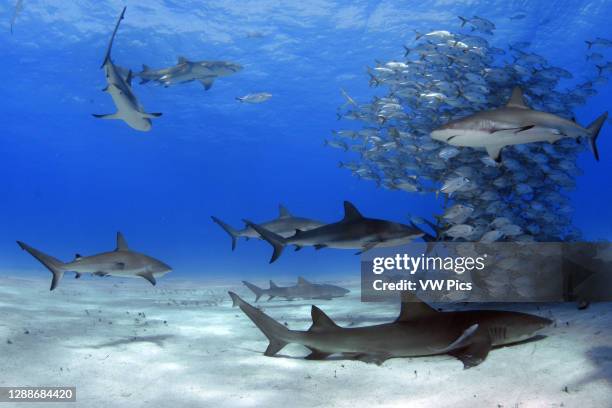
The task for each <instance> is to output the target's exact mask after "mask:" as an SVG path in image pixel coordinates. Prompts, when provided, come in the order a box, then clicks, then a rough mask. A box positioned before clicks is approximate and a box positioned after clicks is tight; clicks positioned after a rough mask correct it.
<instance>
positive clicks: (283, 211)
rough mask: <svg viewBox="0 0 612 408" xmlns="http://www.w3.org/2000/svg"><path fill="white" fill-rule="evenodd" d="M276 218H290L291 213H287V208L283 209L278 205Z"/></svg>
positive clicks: (283, 207)
mask: <svg viewBox="0 0 612 408" xmlns="http://www.w3.org/2000/svg"><path fill="white" fill-rule="evenodd" d="M278 217H279V218H287V217H291V213H290V212H289V210H288V209H287V207H285V206H284V205H282V204H280V205H279V206H278Z"/></svg>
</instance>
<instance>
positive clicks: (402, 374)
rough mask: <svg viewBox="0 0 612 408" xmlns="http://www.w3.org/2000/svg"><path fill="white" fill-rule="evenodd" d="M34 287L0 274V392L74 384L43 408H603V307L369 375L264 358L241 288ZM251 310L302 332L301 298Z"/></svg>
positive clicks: (610, 327)
mask: <svg viewBox="0 0 612 408" xmlns="http://www.w3.org/2000/svg"><path fill="white" fill-rule="evenodd" d="M44 278H45V279H43V277H41V279H34V280H25V279H16V278H6V277H0V384H1V385H3V386H9V385H10V386H76V387H77V399H78V401H77V403H76V404H75V403H70V404H53V405H51V406H53V407H59V406H68V407H87V408H91V407H106V406H112V407H130V408H133V407H173V408H176V407H181V408H184V407H353V408H354V407H361V406H380V407H427V408H431V407H538V408H540V407H580V408H587V407H589V408H590V407H611V406H612V303H608V304H597V305H592V306H591V307H590V308H589V309H588V310H586V311H578V310H576V308H575V306H574V305H572V304H565V305H546V306H540V309H541V310H539V311H538V310H537V309H536V306H533V305H532V306H530V305H527V306H525V307H523V308H522V309H521V310H524V311H528V312H536V313H540V314H542V315H544V316H547V317H552V318H554V319H556V320H557V322H558V324H557V327H556V328H552V329H551V330H549V332H548V333H547V334H548V337H547V338H545V339H543V340H541V341H538V342H531V343H526V344H522V345H517V346H512V347H506V348H502V349H497V350H493V351H492V352H491V353H490V354H489V357H488V358H487V360H486V361H485V362H484V363H483V364H481V365H480V366H478V367H475V368H472V369H469V370H463V368H462V364H461V363H460V362H459V361H457V360H455V359H454V358H452V357H448V356H440V357H428V358H411V359H408V358H407V359H393V360H389V361H387V362H386V363H385V364H384V365H382V366H380V367H378V366H376V365H373V364H365V363H362V362H359V361H349V360H339V359H332V360H330V361H306V360H302V359H301V358H300V357H303V356H305V355H306V354H308V352H307V350H305V349H303V348H302V347H301V346H297V345H292V346H289V347H287V348H285V349H284V350H283V351H282V352H281V353H280V354H281V355H282V356H281V357H276V358H270V357H265V356H263V355H262V352H263V351H264V350H265V348H266V346H267V340H266V338H265V337H264V336H263V334H262V333H261V332H260V331H259V330H258V329H257V328H256V327H255V326H254V325H253V324H252V323H251V321H250V320H248V318H247V317H246V316H244V315H243V314H242V312H241V311H240V310H239V309H237V308H232V307H231V302H230V300H229V297H228V296H227V295H226V291H227V289H232V290H235V291H237V293H239V294H241V295H243V297H244V298H245V300H247V301H249V302H252V300H253V298H254V297H253V295H252V294H251V293H250V292H248V290H247V289H246V288H244V287H241V286H236V285H234V286H228V287H223V286H220V285H214V286H213V285H207V284H205V283H202V282H200V283H190V282H179V281H171V280H161V282H159V284H158V287H157V288H152V287H151V286H149V285H148V284H147V282H145V281H144V280H143V281H140V280H121V279H116V278H98V279H93V278H84V279H81V280H79V281H75V280H74V279H72V278H71V277H70V276H67V277H66V278H64V280H63V281H62V282H61V284H60V286H59V288H58V289H57V290H56V291H54V292H49V290H48V286H49V279H48V278H49V276H46V275H45V276H44ZM279 283H280V282H279ZM287 283H289V282H287ZM291 283H292V282H291ZM351 289H355V287H351ZM219 301H220V303H218V302H219ZM260 305H262V306H263V307H264V309H265V311H266V312H267V313H269V314H270V315H271V316H273V317H274V318H276V319H278V320H279V321H281V322H283V323H284V322H287V323H288V324H289V327H290V328H294V329H306V328H307V327H308V326H309V325H310V323H311V322H310V302H308V301H294V302H286V301H272V302H269V303H268V302H265V301H264V302H260ZM318 305H319V306H320V307H321V308H322V309H323V310H324V311H325V312H327V313H328V314H329V315H330V316H331V317H332V318H333V319H334V320H335V321H336V322H337V323H338V324H340V325H343V326H345V325H349V324H359V325H362V324H374V323H381V322H385V321H389V320H391V319H393V318H395V315H396V314H397V306H396V305H390V304H371V303H370V304H364V303H361V302H360V301H359V297H358V293H357V291H356V290H354V291H353V292H352V293H351V296H349V297H347V298H342V299H335V300H333V301H320V302H318ZM514 310H518V309H517V308H515V309H514ZM138 313H144V314H145V316H144V317H143V316H142V315H140V316H139V315H138ZM164 320H165V321H167V323H164ZM566 323H567V324H566ZM26 330H27V331H29V334H26V333H25V332H26ZM7 340H10V341H11V342H12V344H8V343H7ZM566 387H567V388H566ZM8 405H9V404H0V408H1V407H2V406H8ZM16 406H18V407H27V406H33V407H41V406H46V405H42V404H25V403H22V404H18V405H16Z"/></svg>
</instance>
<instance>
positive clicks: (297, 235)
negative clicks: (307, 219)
mask: <svg viewBox="0 0 612 408" xmlns="http://www.w3.org/2000/svg"><path fill="white" fill-rule="evenodd" d="M303 233H304V231H302V230H301V229H296V230H295V234H293V236H294V237H299V236H300V235H302V234H303Z"/></svg>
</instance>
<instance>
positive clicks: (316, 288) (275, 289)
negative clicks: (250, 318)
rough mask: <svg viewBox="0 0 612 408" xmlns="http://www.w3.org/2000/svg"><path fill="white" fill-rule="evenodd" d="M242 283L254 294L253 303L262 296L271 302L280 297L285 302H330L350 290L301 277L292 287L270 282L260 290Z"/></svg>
mask: <svg viewBox="0 0 612 408" xmlns="http://www.w3.org/2000/svg"><path fill="white" fill-rule="evenodd" d="M242 283H244V284H245V285H246V287H247V288H249V289H251V291H252V292H253V293H254V294H255V302H257V301H258V300H259V298H260V297H261V296H262V295H268V300H272V299H274V298H275V297H282V298H285V299H287V300H293V299H298V298H299V299H323V300H332V299H333V298H336V297H343V296H345V295H346V294H347V293H349V292H350V290H348V289H344V288H341V287H340V286H336V285H329V284H319V283H311V282H308V281H307V280H306V279H304V278H302V277H301V276H300V277H299V278H298V280H297V285H294V286H285V287H281V286H277V285H276V284H274V282H272V281H270V288H269V289H262V288H260V287H259V286H256V285H253V284H252V283H250V282H247V281H242Z"/></svg>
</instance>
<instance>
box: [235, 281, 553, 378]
mask: <svg viewBox="0 0 612 408" xmlns="http://www.w3.org/2000/svg"><path fill="white" fill-rule="evenodd" d="M229 295H230V297H231V298H232V302H233V306H238V307H240V309H241V310H242V311H243V312H244V314H246V315H247V317H248V318H249V319H251V321H252V322H253V323H255V325H256V326H257V328H259V330H261V331H262V332H263V334H264V335H265V336H266V337H267V338H268V340H269V341H270V344H269V345H268V348H267V349H266V351H265V352H264V355H265V356H274V355H276V353H278V352H279V351H281V350H282V349H283V348H284V347H285V346H286V345H288V344H290V343H297V344H301V345H303V346H305V347H306V348H308V349H309V350H310V354H309V355H308V356H306V359H307V360H324V359H325V358H327V357H329V356H331V355H333V354H341V355H343V356H344V357H346V358H352V359H356V360H361V361H364V362H367V363H376V364H378V365H380V364H382V363H383V362H385V361H386V360H388V359H390V358H397V357H421V356H432V355H442V354H449V355H451V356H453V357H456V358H457V359H459V360H460V361H461V362H462V363H463V366H464V368H471V367H474V366H477V365H479V364H480V363H482V362H483V361H484V360H485V359H486V358H487V355H488V354H489V351H490V350H491V349H492V348H493V347H499V346H506V345H510V344H515V343H519V342H522V341H525V340H528V339H531V338H534V336H535V335H536V334H537V333H538V332H539V331H540V330H541V329H544V328H545V327H547V326H549V325H550V324H551V323H552V321H551V320H549V319H546V318H543V317H539V316H535V315H531V314H526V313H519V312H507V311H498V310H471V311H457V312H440V311H438V310H436V309H434V308H432V307H430V306H429V305H427V304H426V303H424V302H421V301H420V300H419V299H417V298H416V296H415V295H414V294H412V293H409V292H402V304H401V311H400V314H399V317H398V318H397V319H396V320H395V321H394V322H391V323H385V324H379V325H375V326H363V327H350V328H344V327H340V326H338V325H337V324H336V323H335V322H334V321H333V320H332V319H331V318H330V317H328V316H327V315H326V314H325V313H324V312H323V311H322V310H321V309H319V308H318V307H316V306H314V305H313V306H312V309H311V316H312V326H311V327H310V329H308V330H307V331H298V330H290V329H289V328H287V327H285V326H284V325H283V324H281V323H279V322H277V321H276V320H274V319H272V318H271V317H270V316H268V315H266V314H265V313H264V312H262V311H261V310H259V309H257V308H255V307H253V306H251V305H250V304H248V303H247V302H245V301H244V300H242V299H241V298H240V297H239V296H238V295H236V294H235V293H233V292H229Z"/></svg>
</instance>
